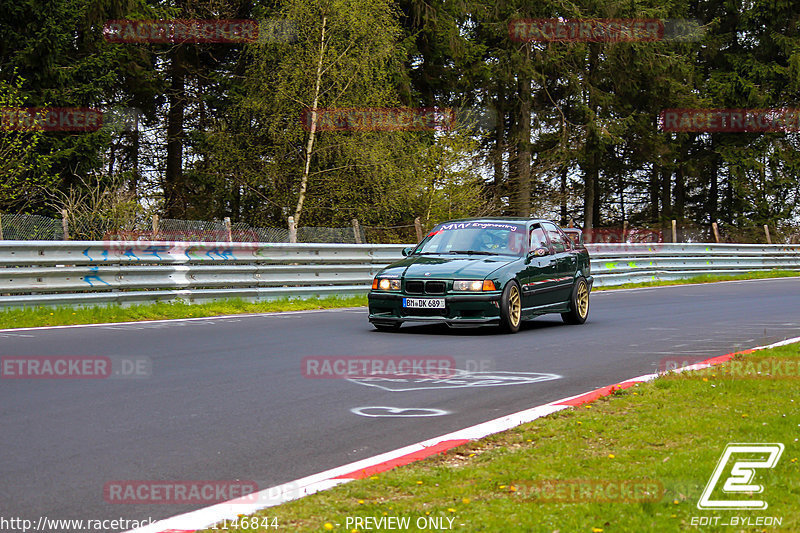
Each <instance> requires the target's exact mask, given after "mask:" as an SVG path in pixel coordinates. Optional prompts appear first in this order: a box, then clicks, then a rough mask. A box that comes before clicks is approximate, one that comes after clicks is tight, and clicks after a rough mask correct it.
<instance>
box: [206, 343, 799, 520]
mask: <svg viewBox="0 0 800 533" xmlns="http://www.w3.org/2000/svg"><path fill="white" fill-rule="evenodd" d="M798 366H800V345H798V344H794V345H789V346H785V347H780V348H775V349H770V350H764V351H758V352H754V353H752V354H750V355H747V356H744V357H742V356H737V358H735V359H734V360H732V361H731V362H729V363H726V364H725V365H723V366H717V367H713V368H711V369H707V370H704V371H698V372H685V373H680V374H670V375H667V376H664V377H662V378H660V379H657V380H655V381H653V382H649V383H645V384H640V385H637V386H635V387H632V388H629V389H625V390H622V391H618V392H616V393H614V394H613V395H611V396H609V397H606V398H603V399H600V400H598V401H596V402H594V403H593V404H589V405H586V406H583V407H579V408H575V409H569V410H565V411H561V412H559V413H555V414H553V415H550V416H548V417H545V418H541V419H539V420H536V421H534V422H531V423H529V424H525V425H522V426H519V427H517V428H515V429H513V430H509V431H506V432H503V433H500V434H497V435H494V436H491V437H488V438H485V439H482V440H479V441H475V442H472V443H470V444H467V445H464V446H461V447H459V448H456V449H454V450H451V451H450V452H448V453H446V454H443V455H439V456H437V457H433V458H430V459H426V460H424V461H421V462H418V463H413V464H411V465H408V466H405V467H400V468H396V469H394V470H391V471H388V472H385V473H383V474H379V475H377V476H372V477H370V478H369V479H363V480H357V481H352V482H350V483H346V484H344V485H340V486H338V487H335V488H333V489H330V490H328V491H324V492H321V493H317V494H314V495H311V496H308V497H305V498H303V499H300V500H297V501H293V502H289V503H286V504H284V505H281V506H278V507H273V508H270V509H266V510H264V511H261V512H259V513H257V514H256V515H255V516H259V517H270V518H269V519H270V521H272V520H273V519H274V518H277V523H278V524H279V525H280V529H281V530H283V531H347V532H351V531H365V530H368V529H367V528H365V527H357V526H358V524H357V523H356V522H355V519H356V518H361V519H366V518H367V517H370V518H372V519H375V520H380V519H381V518H389V517H399V518H408V519H409V525H410V526H411V527H410V528H409V530H412V531H414V530H422V529H426V528H422V527H418V526H419V524H422V522H420V523H419V524H417V520H430V519H431V518H433V519H440V520H443V522H440V523H441V524H442V525H443V526H445V528H447V527H448V526H450V524H451V523H450V522H449V519H452V525H451V527H452V529H455V530H458V531H546V532H570V533H572V532H593V533H599V532H601V531H602V532H618V531H620V532H623V531H624V532H629V531H637V532H648V531H654V532H655V531H658V532H663V531H685V530H696V531H798V530H800V506H798V505H797V501H798V497H800V462H798V456H800V445H798V438H799V437H800V417H798V416H797V413H798V406H800V388H798V387H797V383H798V382H797V379H798V378H799V377H800V372H799V371H798ZM759 371H760V373H758V372H759ZM734 442H740V443H775V442H779V443H783V444H784V445H785V450H784V452H783V455H782V456H781V458H780V460H779V461H778V463H777V465H776V466H775V468H773V469H759V470H756V477H755V479H754V482H755V483H757V484H761V485H763V486H764V491H763V493H761V494H752V493H751V494H745V495H742V499H747V500H750V499H763V500H766V501H767V502H768V504H769V507H768V509H766V510H763V511H756V510H745V511H702V510H698V508H697V506H696V504H697V501H698V499H699V497H700V495H701V493H702V491H703V489H704V487H705V485H706V483H707V482H708V480H709V478H710V477H711V474H712V472H713V471H714V469H715V467H716V465H717V462H718V460H719V458H720V455H721V454H722V452H723V450H724V448H725V446H726V445H727V444H728V443H734ZM739 458H741V456H740V457H739ZM730 471H731V465H728V467H727V468H726V469H725V470H724V476H723V477H722V480H723V481H724V480H725V479H727V476H728V475H730ZM626 483H627V485H626ZM635 483H640V485H638V486H639V488H640V489H641V487H648V488H647V489H646V490H647V491H648V492H647V493H645V492H644V491H643V490H638V492H637V491H636V489H635V488H634V489H633V494H634V495H636V496H630V497H626V498H624V499H623V501H619V497H618V496H616V497H615V495H619V494H621V491H622V487H625V486H627V487H635V486H636V485H634V484H635ZM721 484H722V482H720V485H721ZM537 487H538V490H537ZM573 487H577V489H578V490H576V489H574V488H573ZM586 487H589V488H590V489H586ZM598 487H602V489H598ZM609 487H610V488H609ZM652 487H656V488H655V489H651V488H652ZM612 489H616V490H615V491H613V492H612ZM587 490H588V492H587ZM618 491H619V492H618ZM587 494H588V495H587ZM565 496H566V497H567V498H568V499H569V500H570V501H564V500H563V497H565ZM712 496H713V497H715V498H716V497H721V498H726V499H730V498H731V497H732V496H726V495H724V494H723V493H722V492H721V491H720V490H719V488H718V489H716V490H715V491H714V492H713V493H712ZM609 498H610V499H611V501H608V500H609ZM615 498H616V499H615ZM716 517H718V518H716ZM759 517H761V520H762V521H764V520H774V519H775V518H777V519H780V521H781V525H780V526H777V527H776V526H774V525H758V526H756V525H755V524H756V523H757V520H758V519H759ZM702 518H705V519H708V520H711V521H713V520H715V519H716V520H717V525H716V526H704V527H698V525H693V521H696V522H697V523H698V524H699V523H700V520H701V519H702ZM737 519H749V521H750V522H749V524H750V525H745V526H742V525H741V522H740V523H739V524H740V525H738V526H736V527H731V526H730V525H728V526H723V525H722V524H730V523H731V522H732V520H737ZM270 523H271V522H270ZM362 525H363V523H362ZM227 527H228V528H229V529H231V530H234V531H235V530H236V529H235V528H232V526H231V524H230V523H229V524H228V525H227ZM427 529H431V528H427ZM375 530H378V529H375ZM381 530H383V531H385V530H387V529H381ZM206 531H208V532H209V533H210V532H212V531H215V530H213V529H209V530H206ZM216 531H219V530H216ZM242 531H268V529H255V528H253V529H242Z"/></svg>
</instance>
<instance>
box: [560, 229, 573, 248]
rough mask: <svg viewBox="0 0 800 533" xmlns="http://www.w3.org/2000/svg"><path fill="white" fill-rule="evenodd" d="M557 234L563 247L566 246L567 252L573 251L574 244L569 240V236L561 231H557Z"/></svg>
mask: <svg viewBox="0 0 800 533" xmlns="http://www.w3.org/2000/svg"><path fill="white" fill-rule="evenodd" d="M558 233H559V234H560V235H561V242H563V243H564V246H566V248H567V250H573V249H574V248H575V244H574V243H573V242H572V239H570V238H569V236H568V235H567V234H566V233H564V232H563V231H560V230H559V232H558Z"/></svg>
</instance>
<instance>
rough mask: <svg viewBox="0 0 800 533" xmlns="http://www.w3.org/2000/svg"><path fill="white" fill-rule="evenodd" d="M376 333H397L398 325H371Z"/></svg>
mask: <svg viewBox="0 0 800 533" xmlns="http://www.w3.org/2000/svg"><path fill="white" fill-rule="evenodd" d="M372 325H373V326H375V329H377V330H378V331H397V330H398V329H400V324H372Z"/></svg>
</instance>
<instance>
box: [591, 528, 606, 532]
mask: <svg viewBox="0 0 800 533" xmlns="http://www.w3.org/2000/svg"><path fill="white" fill-rule="evenodd" d="M592 533H603V529H602V528H599V527H593V528H592Z"/></svg>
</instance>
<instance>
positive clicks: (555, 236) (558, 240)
mask: <svg viewBox="0 0 800 533" xmlns="http://www.w3.org/2000/svg"><path fill="white" fill-rule="evenodd" d="M542 226H543V227H544V229H545V230H546V231H547V235H548V236H549V237H550V243H551V244H552V245H553V250H554V251H555V253H557V254H560V253H562V252H566V251H567V250H568V249H569V248H568V247H569V245H568V244H567V243H566V242H564V239H565V238H566V237H564V236H563V235H562V234H561V232H560V231H558V228H556V227H555V226H554V225H552V224H546V223H544V224H542Z"/></svg>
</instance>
